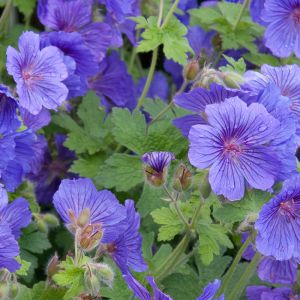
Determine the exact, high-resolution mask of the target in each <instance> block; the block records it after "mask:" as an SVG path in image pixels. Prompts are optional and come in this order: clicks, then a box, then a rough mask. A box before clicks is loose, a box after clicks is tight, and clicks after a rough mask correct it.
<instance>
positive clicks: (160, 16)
mask: <svg viewBox="0 0 300 300" xmlns="http://www.w3.org/2000/svg"><path fill="white" fill-rule="evenodd" d="M163 12H164V0H160V1H159V14H158V20H157V26H158V27H160V24H161V21H162V18H163Z"/></svg>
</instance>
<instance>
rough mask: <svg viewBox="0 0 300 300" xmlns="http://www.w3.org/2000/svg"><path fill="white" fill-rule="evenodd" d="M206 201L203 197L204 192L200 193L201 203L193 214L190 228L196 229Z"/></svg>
mask: <svg viewBox="0 0 300 300" xmlns="http://www.w3.org/2000/svg"><path fill="white" fill-rule="evenodd" d="M204 201H205V199H204V198H203V196H202V194H200V200H199V204H198V206H197V208H196V210H195V212H194V215H193V217H192V220H191V223H190V229H192V230H193V229H195V227H196V225H197V222H198V219H199V216H200V213H201V209H202V206H203V204H204Z"/></svg>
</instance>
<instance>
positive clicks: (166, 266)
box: [154, 232, 191, 281]
mask: <svg viewBox="0 0 300 300" xmlns="http://www.w3.org/2000/svg"><path fill="white" fill-rule="evenodd" d="M190 240H191V236H190V234H189V233H188V232H187V233H186V234H185V235H184V237H183V238H182V240H181V241H180V243H179V244H178V245H177V246H176V248H175V249H174V250H173V251H172V253H170V255H169V256H168V257H167V259H166V260H165V262H164V263H163V264H162V265H161V266H160V268H158V269H157V270H156V272H155V274H154V277H155V279H156V280H157V281H161V280H163V279H164V278H165V277H166V276H167V275H169V274H170V273H172V271H173V270H174V269H175V268H176V267H177V266H178V265H179V261H181V259H182V255H183V254H184V252H185V251H186V249H187V247H188V245H189V242H190Z"/></svg>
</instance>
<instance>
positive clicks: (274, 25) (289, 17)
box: [261, 0, 300, 57]
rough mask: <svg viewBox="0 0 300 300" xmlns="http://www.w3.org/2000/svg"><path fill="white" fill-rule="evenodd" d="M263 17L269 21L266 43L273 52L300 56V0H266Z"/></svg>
mask: <svg viewBox="0 0 300 300" xmlns="http://www.w3.org/2000/svg"><path fill="white" fill-rule="evenodd" d="M261 18H262V20H263V21H265V22H266V23H267V30H266V32H265V45H266V46H267V47H268V48H270V50H271V51H272V52H273V54H274V55H276V56H279V57H288V56H290V55H291V53H293V52H294V53H295V54H296V56H297V57H300V48H299V38H300V1H299V0H266V1H265V4H264V10H263V11H262V14H261Z"/></svg>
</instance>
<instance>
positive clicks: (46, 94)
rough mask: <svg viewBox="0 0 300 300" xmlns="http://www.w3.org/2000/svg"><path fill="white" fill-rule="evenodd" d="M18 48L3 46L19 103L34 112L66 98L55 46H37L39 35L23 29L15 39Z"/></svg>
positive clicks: (64, 70)
mask: <svg viewBox="0 0 300 300" xmlns="http://www.w3.org/2000/svg"><path fill="white" fill-rule="evenodd" d="M19 51H20V52H17V51H16V50H15V49H14V48H12V47H8V48H7V64H6V66H7V71H8V73H9V74H10V75H12V76H13V77H14V80H15V82H16V83H17V93H18V95H19V102H20V106H22V107H24V108H25V109H27V110H28V111H29V112H30V113H32V114H34V115H36V114H38V113H39V112H40V111H41V110H42V108H43V107H45V108H48V109H55V110H56V109H57V108H58V107H59V106H60V105H61V104H62V103H63V102H64V101H65V100H66V98H67V95H68V89H67V87H66V86H65V85H64V84H63V83H62V81H63V80H64V79H66V78H67V77H68V70H67V67H66V65H65V64H64V62H63V55H62V53H61V52H60V51H59V49H58V48H56V47H51V46H50V47H46V48H44V49H42V50H40V38H39V35H38V34H35V33H33V32H25V33H23V34H22V35H21V37H20V39H19Z"/></svg>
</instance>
